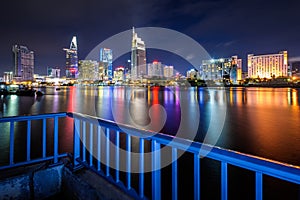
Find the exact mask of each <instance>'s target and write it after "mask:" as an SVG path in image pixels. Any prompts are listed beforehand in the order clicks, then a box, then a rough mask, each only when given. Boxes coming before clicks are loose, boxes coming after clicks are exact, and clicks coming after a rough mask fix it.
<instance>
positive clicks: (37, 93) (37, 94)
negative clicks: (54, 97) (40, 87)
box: [35, 91, 44, 97]
mask: <svg viewBox="0 0 300 200" xmlns="http://www.w3.org/2000/svg"><path fill="white" fill-rule="evenodd" d="M35 94H36V96H39V97H40V96H43V95H44V93H43V92H41V91H36V93H35Z"/></svg>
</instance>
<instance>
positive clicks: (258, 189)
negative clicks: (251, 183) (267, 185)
mask: <svg viewBox="0 0 300 200" xmlns="http://www.w3.org/2000/svg"><path fill="white" fill-rule="evenodd" d="M262 179H263V176H262V173H261V172H258V171H257V172H256V173H255V193H256V194H255V199H256V200H262V197H263V184H262Z"/></svg>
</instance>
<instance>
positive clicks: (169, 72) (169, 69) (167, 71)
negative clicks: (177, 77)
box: [164, 66, 174, 78]
mask: <svg viewBox="0 0 300 200" xmlns="http://www.w3.org/2000/svg"><path fill="white" fill-rule="evenodd" d="M173 75H174V67H173V66H164V77H166V78H171V77H172V76H173Z"/></svg>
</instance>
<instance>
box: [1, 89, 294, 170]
mask: <svg viewBox="0 0 300 200" xmlns="http://www.w3.org/2000/svg"><path fill="white" fill-rule="evenodd" d="M43 92H44V93H45V95H44V96H43V97H41V98H39V99H37V98H34V97H19V96H15V95H10V96H6V97H3V96H2V97H1V98H0V106H1V107H0V111H1V112H2V115H3V116H16V115H24V114H37V113H52V112H66V111H67V112H81V113H85V114H89V115H96V116H99V117H101V118H105V119H109V120H114V121H116V122H119V123H125V124H131V125H134V126H138V127H140V128H145V129H150V130H154V131H156V132H164V133H166V134H172V135H176V136H178V137H184V138H189V139H195V140H197V141H205V142H208V143H214V142H217V145H218V146H221V147H224V148H230V149H234V150H238V151H242V152H245V153H251V154H255V155H259V156H265V157H268V158H272V159H276V160H281V161H285V162H289V163H293V164H298V165H300V163H299V162H300V161H299V160H300V156H299V155H300V135H299V134H298V132H299V130H300V109H299V105H300V92H299V89H290V88H276V89H275V88H226V89H224V88H210V89H207V88H179V87H166V88H160V87H152V88H138V87H137V88H134V87H62V88H61V90H60V91H56V90H55V89H54V88H46V89H44V91H43ZM222 113H223V114H224V113H225V116H226V118H225V121H224V126H223V124H222V123H223V122H222V117H221V116H222V115H221V114H222ZM6 126H7V125H1V127H0V128H1V132H2V133H3V134H2V135H1V136H0V137H1V138H0V139H1V145H0V146H1V149H0V150H3V151H4V150H5V149H6V148H7V141H8V140H7V135H5V134H6V133H7V132H5V131H4V130H6V129H7V127H6ZM220 127H222V129H221V130H220ZM23 128H24V127H23ZM25 128H26V127H25ZM71 129H72V122H71V121H68V122H64V123H62V128H61V131H63V132H65V131H67V132H66V134H63V135H64V136H63V137H65V138H66V140H65V141H64V142H63V144H64V145H63V146H62V147H61V148H63V147H64V146H66V148H70V145H69V146H68V145H67V143H68V142H69V143H70V140H71V135H72V133H71V132H70V131H69V132H68V130H71ZM18 130H20V131H21V130H23V129H22V127H19V129H18ZM4 132H5V134H4ZM195 134H196V135H195Z"/></svg>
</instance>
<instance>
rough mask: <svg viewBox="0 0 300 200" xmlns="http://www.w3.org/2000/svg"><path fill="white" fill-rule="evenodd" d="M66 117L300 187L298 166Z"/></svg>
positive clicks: (84, 117) (104, 122) (97, 120)
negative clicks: (256, 172)
mask: <svg viewBox="0 0 300 200" xmlns="http://www.w3.org/2000/svg"><path fill="white" fill-rule="evenodd" d="M67 115H68V116H69V117H74V118H80V119H82V120H86V121H89V122H91V123H95V124H98V125H101V126H105V127H109V128H112V129H114V130H117V131H121V132H126V133H127V134H129V135H132V136H137V137H143V138H144V139H146V140H156V141H157V142H158V143H160V144H163V145H168V146H170V147H173V148H177V149H180V150H185V151H186V152H190V153H194V154H199V152H200V156H206V157H208V158H211V159H214V160H218V161H223V162H227V163H228V164H231V165H235V166H238V167H242V168H246V169H249V170H252V171H261V172H262V173H263V174H266V175H269V176H273V177H276V178H279V179H283V180H287V181H290V182H293V183H296V184H300V167H298V166H293V165H289V164H286V163H282V162H277V161H274V160H270V159H265V158H262V157H257V156H252V155H248V154H244V153H240V152H237V151H232V150H226V149H222V148H220V147H214V146H211V145H208V144H203V143H199V142H193V141H191V140H187V139H184V138H177V137H174V136H170V135H165V134H161V133H156V132H153V131H148V130H143V129H137V128H135V127H132V126H129V125H125V124H120V123H116V122H113V121H110V120H104V119H101V118H97V117H93V116H89V115H84V114H79V113H67Z"/></svg>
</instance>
